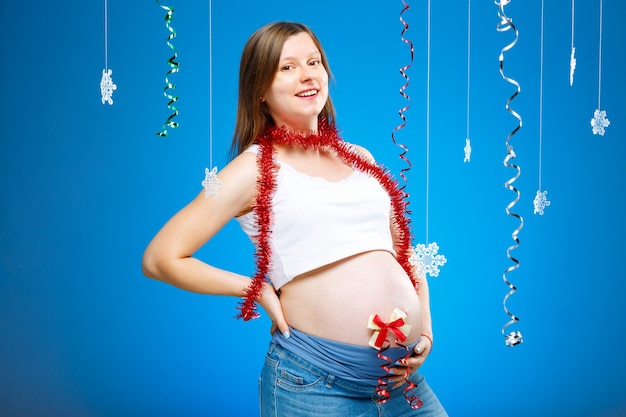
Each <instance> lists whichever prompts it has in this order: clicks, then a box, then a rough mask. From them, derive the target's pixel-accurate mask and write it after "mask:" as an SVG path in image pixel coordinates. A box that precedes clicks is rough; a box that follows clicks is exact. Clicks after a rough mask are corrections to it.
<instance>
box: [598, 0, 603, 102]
mask: <svg viewBox="0 0 626 417" xmlns="http://www.w3.org/2000/svg"><path fill="white" fill-rule="evenodd" d="M601 91H602V0H600V45H599V47H598V109H601V107H600V92H601Z"/></svg>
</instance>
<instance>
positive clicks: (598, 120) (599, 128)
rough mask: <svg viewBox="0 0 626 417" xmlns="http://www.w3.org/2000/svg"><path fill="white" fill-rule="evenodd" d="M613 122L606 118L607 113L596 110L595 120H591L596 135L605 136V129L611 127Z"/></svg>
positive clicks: (594, 113)
mask: <svg viewBox="0 0 626 417" xmlns="http://www.w3.org/2000/svg"><path fill="white" fill-rule="evenodd" d="M610 124H611V122H610V121H609V119H607V118H606V111H605V110H602V111H600V109H596V111H594V112H593V119H591V130H592V131H593V134H594V135H600V136H604V128H606V127H609V125H610Z"/></svg>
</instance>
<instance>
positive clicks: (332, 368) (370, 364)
mask: <svg viewBox="0 0 626 417" xmlns="http://www.w3.org/2000/svg"><path fill="white" fill-rule="evenodd" d="M290 333H291V335H290V337H289V338H285V337H284V336H283V335H282V334H281V333H280V332H275V333H274V336H273V337H272V342H274V343H276V344H277V345H280V346H281V347H283V348H284V349H286V350H288V351H290V352H292V353H293V354H295V355H297V356H299V357H300V358H301V359H303V360H305V361H306V362H308V363H310V364H311V365H313V366H316V367H317V368H319V369H321V370H323V371H325V372H328V373H330V374H333V375H335V376H337V377H339V378H342V379H345V380H347V381H352V382H358V383H361V384H363V383H365V384H368V385H371V386H374V387H375V386H376V385H377V384H378V379H379V378H380V377H382V376H385V375H386V372H385V370H384V369H383V368H382V367H383V366H386V365H389V362H391V364H393V363H394V362H395V361H397V360H398V359H401V358H404V357H405V356H406V355H407V349H405V348H401V347H395V348H389V349H387V350H385V351H384V352H383V355H384V356H386V357H388V358H389V361H387V360H383V359H381V358H379V357H378V350H376V349H374V348H372V347H369V346H359V345H352V344H348V343H342V342H337V341H335V340H330V339H325V338H322V337H318V336H313V335H310V334H307V333H304V332H301V331H299V330H297V329H293V328H291V332H290ZM418 341H419V339H418ZM416 344H417V341H416V342H415V343H412V344H411V345H409V346H408V349H409V350H410V351H411V352H413V348H414V347H415V345H416Z"/></svg>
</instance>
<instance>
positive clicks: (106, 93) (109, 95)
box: [100, 0, 117, 105]
mask: <svg viewBox="0 0 626 417" xmlns="http://www.w3.org/2000/svg"><path fill="white" fill-rule="evenodd" d="M111 74H113V70H111V69H110V68H109V4H108V1H107V0H104V69H103V70H102V78H101V79H100V94H101V95H102V104H104V103H108V104H109V105H112V104H113V91H115V90H117V85H115V84H113V79H112V78H111Z"/></svg>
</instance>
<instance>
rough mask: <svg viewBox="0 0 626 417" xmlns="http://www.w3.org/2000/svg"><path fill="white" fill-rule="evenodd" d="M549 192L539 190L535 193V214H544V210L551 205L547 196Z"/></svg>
mask: <svg viewBox="0 0 626 417" xmlns="http://www.w3.org/2000/svg"><path fill="white" fill-rule="evenodd" d="M547 195H548V192H547V191H543V192H542V191H541V190H537V194H536V195H535V199H534V200H533V206H534V207H535V211H534V214H539V215H540V216H543V211H544V210H545V208H546V207H548V206H549V205H550V201H549V200H548V198H547Z"/></svg>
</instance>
